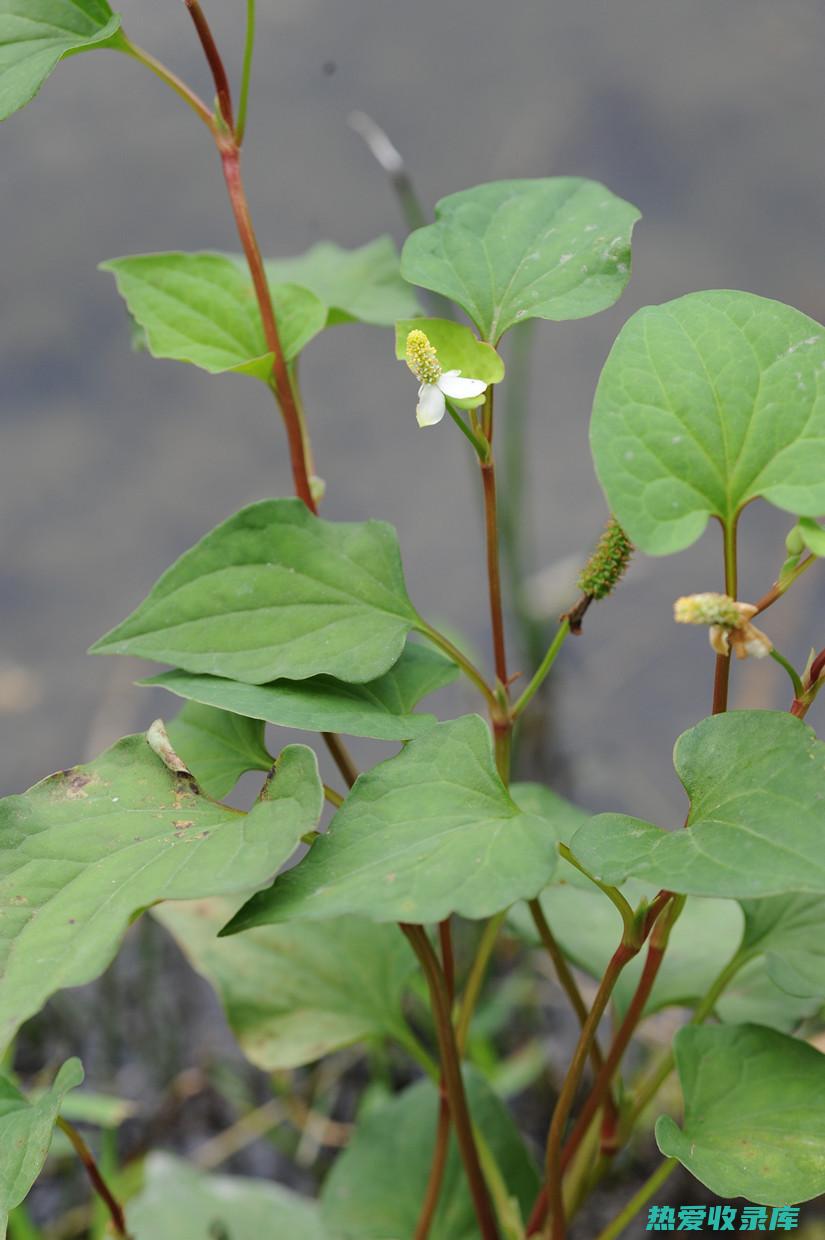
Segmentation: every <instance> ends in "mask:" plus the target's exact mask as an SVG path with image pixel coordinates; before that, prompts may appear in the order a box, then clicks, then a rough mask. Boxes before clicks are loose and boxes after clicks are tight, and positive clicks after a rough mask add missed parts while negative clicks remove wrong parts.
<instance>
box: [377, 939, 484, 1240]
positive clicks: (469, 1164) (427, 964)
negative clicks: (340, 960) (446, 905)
mask: <svg viewBox="0 0 825 1240" xmlns="http://www.w3.org/2000/svg"><path fill="white" fill-rule="evenodd" d="M401 929H402V930H403V932H404V934H405V935H406V936H407V938H408V940H409V942H410V945H411V947H412V949H413V951H414V952H415V954H416V956H417V957H418V960H419V963H420V964H421V968H422V969H423V971H424V976H425V978H426V980H427V987H428V989H429V992H430V1002H431V1005H432V1009H433V1016H434V1017H435V1024H436V1031H437V1034H438V1045H439V1051H440V1056H441V1071H442V1074H443V1079H444V1087H445V1089H446V1091H447V1097H448V1099H449V1103H450V1117H451V1120H452V1123H453V1126H454V1128H455V1133H456V1140H457V1142H458V1148H459V1152H460V1154H461V1160H462V1162H463V1164H464V1171H465V1174H466V1176H467V1183H468V1186H469V1189H470V1195H471V1197H472V1199H473V1206H474V1209H475V1213H476V1218H477V1220H478V1225H479V1234H480V1236H481V1238H482V1240H499V1235H498V1226H497V1224H496V1218H495V1214H494V1212H493V1207H492V1204H491V1202H490V1196H489V1193H488V1191H487V1185H486V1183H485V1180H484V1175H483V1173H482V1170H481V1164H480V1162H479V1158H478V1150H477V1148H476V1143H475V1136H474V1133H473V1125H472V1120H471V1118H470V1111H469V1107H468V1105H467V1095H466V1094H465V1092H464V1080H463V1077H462V1075H461V1063H460V1060H459V1056H458V1048H457V1046H456V1041H455V1031H454V1029H453V1024H452V1019H451V1014H450V1004H449V996H448V994H447V987H446V985H445V982H444V974H443V973H442V971H441V967H440V965H439V963H438V958H437V957H436V954H435V952H434V951H433V949H432V946H431V944H430V940H429V939H428V938H427V934H426V932H425V931H424V929H423V928H422V927H421V926H413V925H406V924H402V926H401Z"/></svg>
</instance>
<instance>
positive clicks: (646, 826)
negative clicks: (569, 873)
mask: <svg viewBox="0 0 825 1240" xmlns="http://www.w3.org/2000/svg"><path fill="white" fill-rule="evenodd" d="M674 762H675V765H676V771H677V773H678V775H679V778H680V779H681V781H682V783H683V784H684V786H685V790H686V792H687V794H688V796H689V797H690V814H689V815H688V820H687V827H688V829H687V830H684V831H682V830H679V831H673V832H669V831H662V830H661V829H660V828H659V827H654V826H653V825H652V824H651V823H649V822H642V821H641V820H640V819H638V818H627V817H625V816H623V815H621V814H600V815H599V816H598V817H596V818H592V819H591V820H590V821H589V822H587V823H585V824H584V826H583V827H581V829H580V830H579V831H577V833H576V835H575V836H574V837H573V841H572V845H571V847H572V848H573V851H574V853H575V854H576V856H577V857H578V859H579V860H580V861H581V862H582V863H583V864H584V865H585V866H586V867H587V868H588V869H589V870H590V871H591V872H592V873H594V874H595V875H596V877H597V878H600V879H602V880H603V881H604V882H608V883H621V882H624V880H625V879H626V878H629V877H631V876H632V877H634V878H643V879H646V880H647V881H648V882H651V883H655V884H656V886H657V887H665V888H667V889H668V890H669V891H678V892H684V893H687V894H688V895H704V896H725V897H733V898H741V899H751V898H754V897H761V896H772V895H783V894H787V893H789V892H811V893H818V894H821V893H824V892H825V861H823V854H822V822H823V805H825V744H823V742H822V741H819V740H817V738H816V736H815V734H814V733H813V732H812V730H811V729H810V728H809V727H807V726H806V725H805V724H803V723H801V722H800V720H798V719H794V718H793V716H792V715H789V714H785V713H783V712H780V711H767V710H764V711H762V710H743V711H730V712H728V713H727V714H724V715H716V716H714V717H713V718H710V719H704V720H703V721H702V722H701V723H700V724H697V726H696V727H695V728H691V729H690V731H689V732H685V733H684V734H683V735H682V736H680V737H679V740H678V741H677V742H676V748H675V751H674Z"/></svg>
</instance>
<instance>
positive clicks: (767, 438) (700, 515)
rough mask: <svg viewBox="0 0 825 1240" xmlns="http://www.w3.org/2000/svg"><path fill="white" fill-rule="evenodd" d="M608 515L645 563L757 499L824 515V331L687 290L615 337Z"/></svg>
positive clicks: (740, 301)
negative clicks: (712, 520)
mask: <svg viewBox="0 0 825 1240" xmlns="http://www.w3.org/2000/svg"><path fill="white" fill-rule="evenodd" d="M590 439H591V445H592V449H593V458H594V461H595V464H596V472H597V473H598V475H599V479H600V481H601V484H602V486H603V487H604V491H605V494H606V496H607V500H608V503H609V505H610V508H611V511H612V512H614V513H615V514H616V516H617V518H618V519H619V521H620V522H621V524H622V526H623V527H624V529H625V530H626V531H627V533H628V535H629V536H630V538H631V539H632V540H633V542H634V543H636V544H637V545H638V546H639V547H640V548H641V549H642V550H643V551H646V552H648V554H650V555H667V554H668V553H669V552H672V551H680V550H681V549H682V548H683V547H688V546H690V544H691V543H693V542H695V541H696V539H697V538H698V537H699V535H700V534H701V533H702V531H703V530H704V528H705V525H706V523H707V520H708V518H709V517H718V518H719V519H720V520H721V521H722V522H724V523H725V524H726V525H730V524H731V523H732V522H733V521H735V519H736V516H737V514H738V513H739V512H740V511H741V509H742V508H743V507H744V505H745V504H747V503H748V502H749V501H750V500H752V499H755V498H757V497H759V496H761V497H762V498H763V499H766V500H769V501H770V502H771V503H772V504H775V505H776V506H777V507H779V508H783V509H785V510H787V511H788V512H792V513H796V514H797V515H804V516H818V515H820V514H821V513H825V329H823V328H822V327H821V326H820V324H819V323H816V322H814V320H813V319H809V318H808V317H807V316H806V315H804V314H801V313H800V312H799V311H798V310H794V309H792V308H791V307H790V306H785V305H782V303H781V302H778V301H768V300H766V299H765V298H764V297H756V296H754V295H753V294H752V293H737V292H719V291H716V292H708V293H690V294H688V296H687V297H680V298H678V299H677V300H676V301H670V302H666V303H665V304H664V305H662V306H648V307H646V308H645V309H643V310H639V311H638V312H637V313H636V314H634V315H633V317H632V318H631V319H630V320H629V321H628V322H627V323H626V324H625V326H624V328H623V329H622V331H621V332H620V333H619V336H618V339H617V340H616V343H615V344H614V346H613V348H612V350H611V352H610V356H609V357H608V359H607V361H606V363H605V366H604V370H603V371H602V375H601V379H600V380H599V386H598V389H597V391H596V400H595V404H594V407H593V421H592V424H591V432H590Z"/></svg>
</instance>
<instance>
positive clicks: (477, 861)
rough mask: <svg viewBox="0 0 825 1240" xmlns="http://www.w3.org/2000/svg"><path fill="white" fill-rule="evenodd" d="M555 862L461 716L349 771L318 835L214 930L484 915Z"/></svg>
mask: <svg viewBox="0 0 825 1240" xmlns="http://www.w3.org/2000/svg"><path fill="white" fill-rule="evenodd" d="M555 865H556V841H555V839H554V837H553V834H552V832H550V831H548V829H547V823H546V822H545V821H544V820H543V819H541V818H537V817H535V816H534V815H532V814H527V813H524V812H523V811H522V810H521V809H519V807H518V805H516V803H515V802H514V801H513V800H512V799H511V798H510V796H509V794H508V793H507V790H506V788H505V787H504V785H503V784H502V782H501V779H500V778H499V776H498V774H497V772H496V768H495V765H494V763H493V754H492V747H491V743H490V733H489V730H488V728H487V725H486V724H485V723H484V721H483V720H482V719H480V718H479V717H478V715H465V716H464V717H463V718H461V719H456V720H454V721H453V722H452V723H440V724H438V725H437V726H436V727H434V728H431V729H430V731H429V732H427V733H425V735H424V736H421V737H419V738H417V739H416V740H413V741H410V743H409V745H407V747H406V748H405V749H404V751H403V752H402V753H400V754H399V755H398V756H397V757H395V758H390V759H389V760H388V761H386V762H382V763H380V764H379V765H378V766H376V767H374V768H373V769H372V770H371V771H369V772H367V774H365V775H361V776H360V777H359V779H358V780H357V782H356V784H355V787H354V788H353V790H352V792H351V793H350V794H349V796H348V797H347V799H346V801H345V802H344V804H343V806H342V807H341V809H339V810H338V812H337V814H336V815H335V817H334V818H333V820H332V823H331V824H330V829H329V831H328V832H327V834H326V835H322V836H320V837H319V838H318V839H317V840H316V841H315V843H314V844H313V846H312V848H311V850H310V852H309V853H308V855H307V856H306V857H305V858H304V859H303V861H302V862H301V863H300V865H297V866H296V867H295V868H294V869H293V870H290V871H289V872H288V873H287V874H284V875H282V876H281V877H280V878H279V879H278V880H277V881H276V882H275V883H274V885H273V886H272V887H270V888H269V889H268V890H266V891H262V892H260V893H259V894H258V895H256V896H253V897H252V899H251V900H250V901H249V903H248V904H247V905H245V907H244V908H242V909H241V911H240V912H239V913H238V914H237V915H236V916H235V917H234V918H233V920H232V921H231V922H230V923H229V926H228V927H227V928H226V930H225V931H224V933H229V934H235V933H237V932H238V931H239V930H246V929H248V928H249V927H250V926H265V925H271V924H276V923H278V922H284V921H292V920H296V921H298V920H300V921H321V920H325V919H327V918H329V917H337V916H340V915H343V914H346V913H356V914H360V915H362V916H364V917H369V918H370V919H371V920H373V921H406V922H420V923H427V922H433V921H441V920H442V919H443V918H445V917H449V916H450V914H451V913H458V914H460V915H461V916H462V917H470V918H473V917H489V916H490V915H491V914H492V913H495V912H497V911H498V910H499V909H501V908H505V907H506V906H507V905H508V904H512V903H513V902H514V901H515V900H519V899H528V898H530V897H532V896H534V895H536V894H537V893H538V892H539V891H540V890H541V888H542V887H543V886H544V885H545V884H546V883H547V881H548V880H549V878H550V876H551V875H552V873H553V870H554V869H555Z"/></svg>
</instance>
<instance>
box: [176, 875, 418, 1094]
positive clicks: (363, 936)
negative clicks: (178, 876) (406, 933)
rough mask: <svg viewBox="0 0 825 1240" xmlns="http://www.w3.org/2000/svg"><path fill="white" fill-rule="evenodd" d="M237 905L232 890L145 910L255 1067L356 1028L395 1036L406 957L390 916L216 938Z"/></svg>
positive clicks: (322, 1047)
mask: <svg viewBox="0 0 825 1240" xmlns="http://www.w3.org/2000/svg"><path fill="white" fill-rule="evenodd" d="M237 908H238V900H237V899H235V900H234V901H229V900H221V899H213V900H200V901H198V902H196V903H194V904H164V905H162V906H161V907H160V908H158V909H156V910H155V912H154V914H153V915H154V916H155V917H157V918H158V919H159V920H160V921H161V922H162V923H163V925H164V926H166V928H167V930H169V931H170V932H171V933H172V934H173V935H174V936H175V938H176V939H177V942H178V944H179V946H180V947H181V949H182V951H183V952H184V954H185V955H186V956H187V958H188V959H189V961H190V963H191V964H192V965H193V967H194V968H196V969H197V970H198V972H199V973H202V974H203V975H204V976H205V977H206V978H207V979H208V980H209V981H210V982H211V983H212V985H213V986H214V987H215V989H216V990H217V992H218V995H219V996H220V999H221V1002H222V1003H223V1006H224V1010H225V1011H226V1018H227V1020H228V1021H229V1025H230V1028H231V1029H232V1032H233V1033H234V1034H235V1037H236V1038H237V1039H238V1042H239V1044H240V1047H241V1049H242V1050H243V1052H244V1054H246V1055H247V1057H248V1058H249V1059H251V1060H252V1062H253V1063H254V1064H257V1066H258V1067H259V1068H262V1069H263V1070H264V1071H265V1072H274V1071H275V1070H276V1069H278V1068H297V1067H300V1065H301V1064H306V1063H312V1062H314V1061H315V1060H316V1059H320V1058H321V1057H322V1056H324V1055H328V1054H330V1053H331V1052H332V1051H335V1050H338V1049H339V1048H340V1047H342V1046H349V1045H350V1043H352V1042H358V1041H361V1040H363V1039H364V1038H372V1037H384V1036H388V1035H389V1036H393V1035H394V1034H396V1033H398V1032H399V1031H400V1032H401V1037H402V1039H404V1037H405V1022H404V1017H403V1015H402V1012H401V1000H402V996H403V994H404V990H405V988H406V984H407V982H408V980H409V977H410V974H411V973H413V972H414V971H415V968H416V962H415V957H414V955H413V953H412V951H411V949H410V947H409V946H408V944H407V941H406V939H405V938H404V937H403V935H401V934H399V932H398V929H397V928H396V927H395V926H376V925H374V923H373V922H370V921H366V920H364V919H363V918H359V917H340V918H338V919H336V920H335V921H333V922H324V923H323V924H319V925H314V926H309V925H301V926H264V927H261V928H260V929H258V930H250V931H248V932H247V933H246V934H239V935H236V936H234V937H233V938H223V939H219V938H216V935H217V933H218V931H219V930H220V928H221V926H223V925H225V924H226V922H227V920H228V919H229V917H231V916H232V914H233V913H234V912H235V911H236V909H237Z"/></svg>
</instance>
